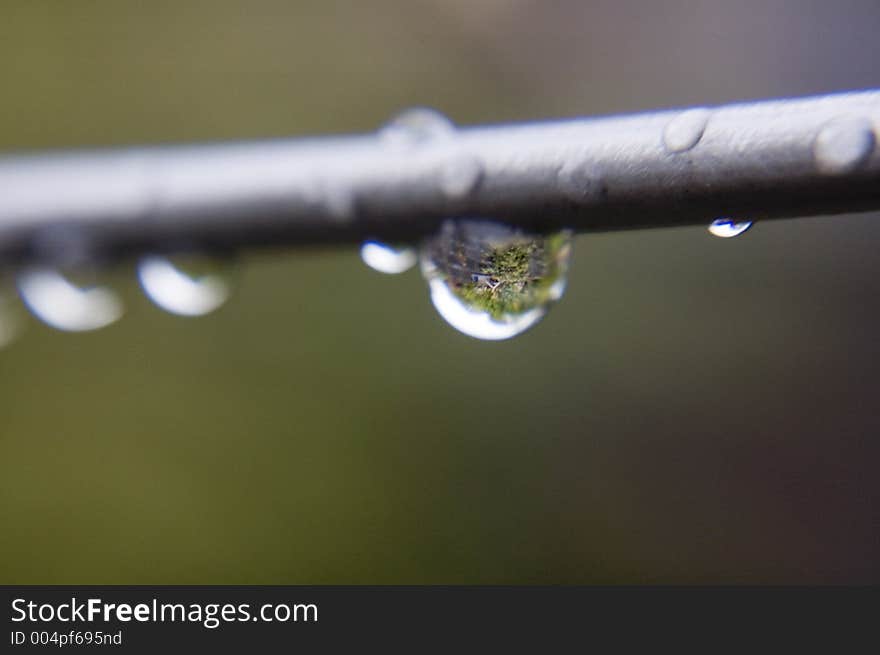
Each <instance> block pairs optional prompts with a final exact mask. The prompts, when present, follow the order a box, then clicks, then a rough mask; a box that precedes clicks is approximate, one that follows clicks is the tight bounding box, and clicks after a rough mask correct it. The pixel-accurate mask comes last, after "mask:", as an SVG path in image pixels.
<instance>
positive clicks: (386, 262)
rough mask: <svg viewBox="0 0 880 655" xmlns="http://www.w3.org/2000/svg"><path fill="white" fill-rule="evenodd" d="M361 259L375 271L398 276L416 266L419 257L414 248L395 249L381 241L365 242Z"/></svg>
mask: <svg viewBox="0 0 880 655" xmlns="http://www.w3.org/2000/svg"><path fill="white" fill-rule="evenodd" d="M361 259H362V260H364V263H365V264H366V265H367V266H369V267H370V268H372V269H373V270H375V271H379V272H380V273H388V274H390V275H396V274H398V273H404V272H406V271H408V270H409V269H411V268H412V267H413V266H415V264H416V261H417V260H418V255H417V254H416V251H415V250H414V249H412V248H407V247H400V248H395V247H393V246H390V245H388V244H386V243H381V242H379V241H365V242H364V244H363V245H362V246H361Z"/></svg>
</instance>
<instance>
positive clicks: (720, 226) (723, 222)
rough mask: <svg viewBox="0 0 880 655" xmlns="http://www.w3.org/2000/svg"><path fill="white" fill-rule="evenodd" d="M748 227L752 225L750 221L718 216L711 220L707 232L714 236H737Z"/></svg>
mask: <svg viewBox="0 0 880 655" xmlns="http://www.w3.org/2000/svg"><path fill="white" fill-rule="evenodd" d="M750 227H752V222H751V221H735V220H733V219H732V218H719V219H717V220H714V221H712V223H711V224H710V225H709V232H710V233H712V234H713V235H715V236H716V237H721V238H722V239H729V238H730V237H738V236H739V235H740V234H742V233H743V232H745V231H746V230H748V229H749V228H750Z"/></svg>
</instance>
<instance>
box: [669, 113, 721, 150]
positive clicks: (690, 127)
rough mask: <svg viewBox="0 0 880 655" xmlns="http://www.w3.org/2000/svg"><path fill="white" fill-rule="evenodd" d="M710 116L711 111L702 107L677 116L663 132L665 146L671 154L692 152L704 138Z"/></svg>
mask: <svg viewBox="0 0 880 655" xmlns="http://www.w3.org/2000/svg"><path fill="white" fill-rule="evenodd" d="M709 116H710V113H709V110H708V109H704V108H702V107H696V108H694V109H688V110H687V111H683V112H681V113H680V114H678V115H676V116H675V117H674V118H673V119H672V120H671V121H669V122H668V123H667V124H666V128H665V129H664V130H663V145H664V146H666V149H667V150H669V151H670V152H685V151H687V150H690V149H691V148H693V147H694V146H695V145H697V143H699V142H700V139H701V138H702V137H703V132H705V131H706V125H707V124H708V123H709Z"/></svg>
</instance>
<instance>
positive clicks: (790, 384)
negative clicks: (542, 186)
mask: <svg viewBox="0 0 880 655" xmlns="http://www.w3.org/2000/svg"><path fill="white" fill-rule="evenodd" d="M877 34H880V5H878V3H877V2H876V0H865V1H861V2H860V1H856V0H841V1H839V2H835V3H830V2H827V1H825V0H813V1H801V2H795V1H789V2H780V1H770V2H757V1H755V0H747V1H743V2H737V3H731V2H725V1H724V0H717V1H714V2H710V1H706V2H687V1H685V0H672V1H669V2H664V3H654V2H647V0H645V1H643V2H634V1H630V0H626V1H621V0H607V1H603V2H538V1H514V0H508V1H505V0H491V1H483V2H477V1H476V0H410V1H405V0H377V1H374V2H369V3H356V2H338V1H328V0H308V1H304V2H263V1H259V2H231V1H229V0H223V1H214V2H195V1H184V0H175V1H173V2H172V1H161V2H160V1H154V2H149V3H135V2H123V1H111V0H106V1H102V2H96V1H90V0H78V1H76V2H61V1H60V0H59V1H57V2H51V1H47V0H3V3H2V5H0V81H2V102H0V149H3V150H6V151H16V150H23V149H35V148H55V147H76V146H94V145H120V144H129V143H160V142H175V141H199V140H222V139H249V138H262V137H275V136H290V135H300V134H302V135H305V134H309V135H311V134H320V133H342V132H353V131H369V130H373V129H375V128H376V127H377V126H378V125H379V124H381V123H382V122H383V121H385V120H386V119H387V118H388V117H389V116H390V115H392V114H393V113H394V112H396V111H398V110H400V109H402V108H404V107H406V106H410V105H429V106H433V107H436V108H437V109H439V110H441V111H443V112H445V113H447V114H448V115H449V116H451V117H452V118H453V119H454V120H456V121H457V122H459V123H464V124H468V123H481V122H500V121H506V120H528V119H539V118H551V117H557V116H575V115H588V114H596V113H607V112H624V111H634V110H640V109H650V108H657V107H669V106H676V105H688V104H692V103H719V102H726V101H733V100H739V99H747V98H755V97H764V96H786V95H798V94H809V93H818V92H826V91H832V90H840V89H851V88H863V87H868V86H880V69H878V67H877V62H878V61H880V40H878V39H877ZM499 218H503V217H499ZM710 218H712V217H707V222H708V220H709V219H710ZM877 218H878V217H877V216H876V215H874V216H866V215H862V216H840V217H827V218H815V219H805V220H797V221H780V222H773V223H768V224H759V225H756V226H755V227H754V228H753V229H752V230H751V231H749V232H748V233H747V234H746V235H744V236H743V237H741V238H739V239H734V240H723V239H714V238H712V237H710V236H709V235H708V234H707V232H706V231H705V229H703V228H700V227H695V228H680V229H667V230H657V231H643V232H631V233H618V234H599V235H589V236H581V237H579V238H578V240H577V241H576V243H575V251H574V259H573V264H572V273H571V279H570V284H569V291H568V293H567V295H566V297H565V298H564V299H563V301H562V302H561V303H560V304H559V305H558V306H557V307H556V308H555V309H554V310H553V311H552V312H551V313H550V314H549V315H548V317H547V318H546V319H545V320H544V321H543V322H542V323H541V324H539V325H538V326H537V327H536V328H535V329H533V330H532V331H530V332H528V333H526V334H525V335H523V336H521V337H519V338H517V339H514V340H511V341H508V342H501V343H487V342H478V341H475V340H473V339H470V338H468V337H465V336H463V335H461V334H458V333H457V332H455V331H454V330H453V329H452V328H450V327H448V326H447V325H445V324H444V323H443V322H442V321H441V320H440V319H439V317H438V316H436V315H435V313H434V311H433V309H432V307H431V305H430V302H429V300H428V297H427V292H426V289H425V287H424V284H423V282H422V281H421V280H420V278H419V275H418V273H417V272H415V271H412V272H410V273H409V274H407V275H404V276H400V277H391V276H382V275H380V274H378V273H375V272H373V271H371V270H369V269H367V268H366V267H365V266H364V265H363V264H362V263H361V262H360V260H359V258H358V255H357V253H356V251H355V250H354V249H351V248H345V249H340V250H324V251H300V250H290V251H280V252H275V253H247V254H245V256H244V257H243V258H242V260H241V267H240V273H239V276H238V279H237V289H236V294H235V295H234V297H233V298H232V300H231V301H230V302H229V303H228V304H227V305H226V306H225V307H224V308H223V309H221V310H220V311H219V312H217V313H216V314H214V315H211V316H208V317H205V318H202V319H183V318H175V317H172V316H171V315H168V314H164V313H162V312H161V311H160V310H159V309H157V308H155V307H153V306H152V305H151V304H150V303H149V302H148V301H147V300H146V299H145V298H144V297H143V296H142V295H141V294H140V293H139V290H138V287H137V285H136V283H135V281H134V276H133V272H132V270H131V266H129V267H128V268H127V269H123V268H121V269H118V270H115V271H112V272H111V273H110V274H109V275H108V279H109V280H110V281H111V282H113V283H114V284H115V285H116V286H117V288H119V289H120V290H121V292H122V293H123V294H124V297H125V299H126V301H127V308H128V312H127V315H126V316H125V318H124V319H123V320H122V321H121V322H119V323H118V324H116V325H114V326H112V327H110V328H108V329H105V330H101V331H98V332H95V333H91V334H80V335H71V334H62V333H58V332H53V331H52V330H50V329H49V328H46V327H44V326H42V325H40V324H38V323H37V322H36V321H34V320H31V321H30V323H29V325H28V328H29V329H28V331H27V333H26V334H25V335H24V337H23V338H22V339H21V340H20V341H18V342H17V343H15V344H13V345H12V346H10V347H8V348H6V349H5V350H3V351H2V352H0V582H2V583H170V584H174V583H211V584H215V583H216V584H219V583H267V584H271V583H575V582H611V583H632V582H648V583H653V582H667V583H668V582H672V583H695V582H722V583H740V582H761V583H764V582H772V583H780V582H796V583H800V582H878V581H880V557H878V553H880V510H878V507H880V503H878V500H880V498H878V497H880V480H878V477H877V475H876V469H877V464H878V462H880V442H878V433H880V417H878V412H877V407H878V404H877V395H878V391H880V371H878V368H877V366H876V363H877V361H878V354H880V342H878V338H877V322H878V318H880V309H878V307H877V298H878V292H880V278H878V264H877V256H876V254H877V244H878V243H880V225H878V224H877Z"/></svg>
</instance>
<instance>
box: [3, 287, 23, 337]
mask: <svg viewBox="0 0 880 655" xmlns="http://www.w3.org/2000/svg"><path fill="white" fill-rule="evenodd" d="M20 331H21V320H20V319H19V316H18V312H17V311H16V308H15V305H14V304H13V300H12V298H11V297H9V296H8V295H6V294H4V293H3V292H2V291H0V348H3V347H4V346H8V345H9V344H10V343H12V342H13V341H14V340H15V338H16V337H17V336H18V334H19V332H20Z"/></svg>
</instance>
